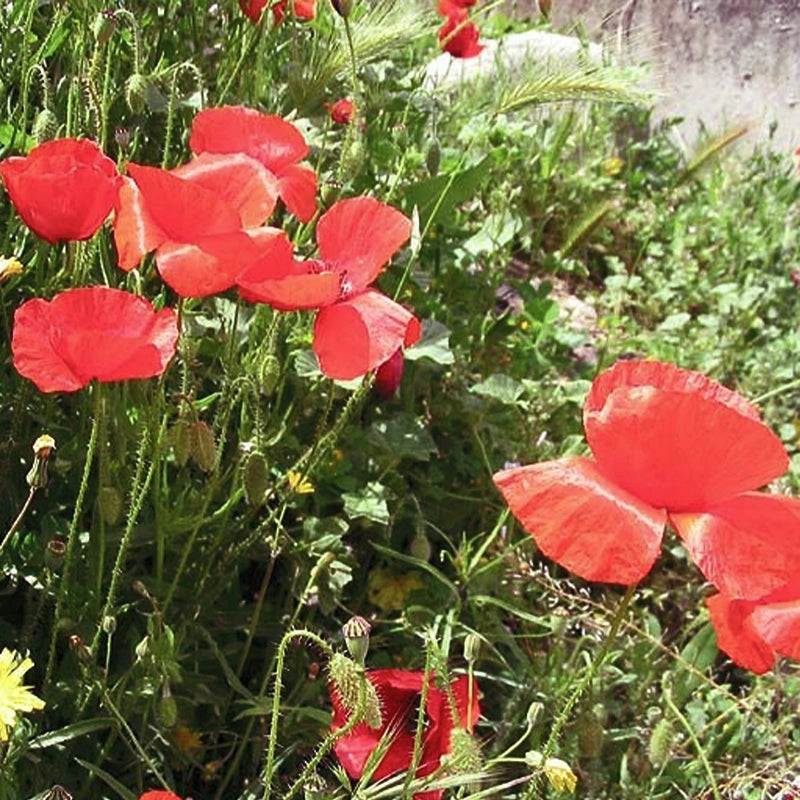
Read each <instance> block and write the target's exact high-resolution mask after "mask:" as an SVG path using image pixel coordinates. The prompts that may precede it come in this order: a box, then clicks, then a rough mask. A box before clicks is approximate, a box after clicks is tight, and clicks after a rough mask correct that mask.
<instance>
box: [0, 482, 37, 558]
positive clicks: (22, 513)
mask: <svg viewBox="0 0 800 800" xmlns="http://www.w3.org/2000/svg"><path fill="white" fill-rule="evenodd" d="M36 489H37V487H36V486H31V489H30V491H29V492H28V498H27V499H26V500H25V503H24V505H23V506H22V508H21V509H20V512H19V514H17V518H16V519H15V520H14V521H13V522H12V523H11V527H10V528H9V529H8V533H6V535H5V536H4V537H3V541H2V542H0V553H2V552H3V550H4V549H5V546H6V545H7V544H8V542H9V540H10V539H11V537H12V536H13V535H14V534H15V533H16V531H17V528H19V526H20V525H21V524H22V520H23V519H24V517H25V513H26V512H27V510H28V508H29V507H30V504H31V502H32V500H33V496H34V495H35V494H36Z"/></svg>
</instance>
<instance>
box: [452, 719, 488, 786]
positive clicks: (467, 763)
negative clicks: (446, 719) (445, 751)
mask: <svg viewBox="0 0 800 800" xmlns="http://www.w3.org/2000/svg"><path fill="white" fill-rule="evenodd" d="M482 768H483V757H482V756H481V748H480V745H479V744H478V741H477V740H476V739H475V737H474V736H473V735H472V734H471V733H470V732H469V731H468V730H467V729H466V728H453V731H452V733H451V734H450V755H449V756H448V758H447V772H448V773H449V774H456V775H457V774H461V775H467V774H469V773H473V772H480V771H481V769H482Z"/></svg>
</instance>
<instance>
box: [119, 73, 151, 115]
mask: <svg viewBox="0 0 800 800" xmlns="http://www.w3.org/2000/svg"><path fill="white" fill-rule="evenodd" d="M149 85H150V84H149V81H148V80H147V78H145V76H144V75H142V73H141V72H134V73H133V75H131V76H130V78H128V80H127V81H125V102H126V103H127V104H128V108H130V110H131V111H133V113H134V114H141V113H142V112H143V111H144V109H145V106H146V104H147V89H148V87H149Z"/></svg>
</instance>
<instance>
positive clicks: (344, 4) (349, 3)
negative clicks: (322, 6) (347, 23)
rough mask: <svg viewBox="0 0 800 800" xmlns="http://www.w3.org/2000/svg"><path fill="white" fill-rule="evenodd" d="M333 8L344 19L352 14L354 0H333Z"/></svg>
mask: <svg viewBox="0 0 800 800" xmlns="http://www.w3.org/2000/svg"><path fill="white" fill-rule="evenodd" d="M331 5H332V6H333V10H334V11H335V12H336V13H337V14H338V15H339V16H340V17H342V18H343V19H345V18H347V17H349V16H350V12H351V11H352V10H353V0H331Z"/></svg>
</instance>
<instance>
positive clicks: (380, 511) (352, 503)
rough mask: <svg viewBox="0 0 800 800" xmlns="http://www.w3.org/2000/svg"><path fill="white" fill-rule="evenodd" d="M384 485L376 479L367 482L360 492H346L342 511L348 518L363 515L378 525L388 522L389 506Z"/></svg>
mask: <svg viewBox="0 0 800 800" xmlns="http://www.w3.org/2000/svg"><path fill="white" fill-rule="evenodd" d="M386 491H387V490H386V487H385V486H383V485H382V484H380V483H378V482H377V481H371V482H370V483H368V484H367V485H366V486H365V487H364V489H363V490H362V491H361V492H358V493H346V494H344V495H342V497H343V498H344V513H345V514H347V516H348V518H349V519H356V518H357V517H363V518H364V519H368V520H371V521H372V522H377V523H379V524H380V525H388V524H389V519H390V517H389V507H388V505H387V504H386Z"/></svg>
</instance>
